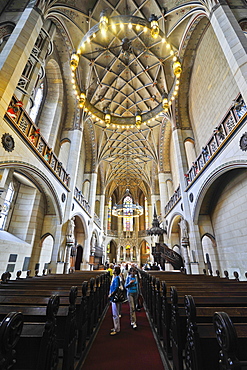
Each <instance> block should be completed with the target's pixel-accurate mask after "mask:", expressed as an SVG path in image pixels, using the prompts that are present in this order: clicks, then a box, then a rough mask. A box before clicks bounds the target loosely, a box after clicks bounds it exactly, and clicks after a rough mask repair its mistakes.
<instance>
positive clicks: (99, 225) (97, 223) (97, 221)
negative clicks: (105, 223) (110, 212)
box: [93, 213, 101, 227]
mask: <svg viewBox="0 0 247 370" xmlns="http://www.w3.org/2000/svg"><path fill="white" fill-rule="evenodd" d="M93 220H94V222H95V223H96V225H97V226H98V227H101V222H100V218H99V216H98V215H96V213H95V214H94V219H93Z"/></svg>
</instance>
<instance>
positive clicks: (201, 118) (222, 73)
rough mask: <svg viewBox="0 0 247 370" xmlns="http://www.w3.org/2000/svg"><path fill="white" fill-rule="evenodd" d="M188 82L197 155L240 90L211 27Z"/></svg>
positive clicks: (203, 41) (199, 49) (200, 48)
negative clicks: (189, 82) (189, 83)
mask: <svg viewBox="0 0 247 370" xmlns="http://www.w3.org/2000/svg"><path fill="white" fill-rule="evenodd" d="M190 86H191V87H190V99H189V101H190V112H191V116H190V118H191V123H192V127H193V131H194V136H195V148H196V153H197V155H198V154H199V153H200V151H201V148H202V147H203V146H205V144H206V143H207V140H209V138H210V136H211V135H212V133H213V130H214V128H215V127H216V126H217V125H218V124H219V123H220V121H221V119H222V118H223V116H224V114H225V113H226V111H227V109H228V108H229V107H230V106H231V104H232V101H233V99H235V98H236V96H237V94H238V93H239V90H238V88H237V85H236V83H235V81H234V78H233V76H232V73H231V71H230V69H229V67H228V64H227V61H226V59H225V57H224V55H223V53H222V49H221V47H220V45H219V42H218V40H217V39H216V36H215V34H214V31H213V29H212V27H209V28H208V30H207V31H206V33H205V35H204V37H203V39H202V42H201V44H200V46H199V48H198V51H197V56H196V59H195V63H194V67H193V71H192V78H191V85H190Z"/></svg>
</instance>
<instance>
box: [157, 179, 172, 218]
mask: <svg viewBox="0 0 247 370" xmlns="http://www.w3.org/2000/svg"><path fill="white" fill-rule="evenodd" d="M168 179H170V173H164V172H160V173H159V188H160V208H161V216H162V220H163V219H164V217H165V206H166V204H167V202H168V201H169V195H168V189H167V184H166V182H167V180H168Z"/></svg>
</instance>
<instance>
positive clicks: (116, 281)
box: [109, 266, 121, 335]
mask: <svg viewBox="0 0 247 370" xmlns="http://www.w3.org/2000/svg"><path fill="white" fill-rule="evenodd" d="M113 274H114V278H113V279H112V283H111V286H110V293H109V298H110V301H111V306H112V319H113V325H114V328H113V329H112V330H111V332H110V335H116V334H117V333H119V332H120V318H119V314H120V302H117V303H115V302H113V297H114V295H115V293H116V291H117V290H118V288H119V287H120V283H121V282H120V276H119V275H120V267H119V266H116V267H115V268H114V271H113Z"/></svg>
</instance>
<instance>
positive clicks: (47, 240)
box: [38, 233, 54, 273]
mask: <svg viewBox="0 0 247 370" xmlns="http://www.w3.org/2000/svg"><path fill="white" fill-rule="evenodd" d="M53 245H54V237H53V235H51V234H49V233H47V234H45V235H43V236H42V237H41V240H40V255H39V263H38V264H39V266H38V269H39V273H42V271H43V270H44V269H45V270H46V269H47V268H48V264H49V263H50V262H51V256H52V251H53Z"/></svg>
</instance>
